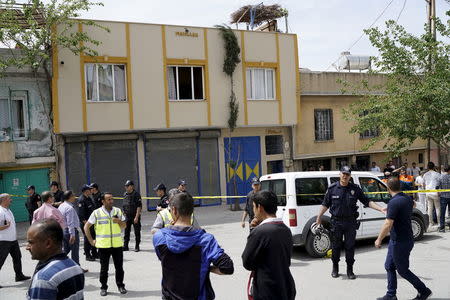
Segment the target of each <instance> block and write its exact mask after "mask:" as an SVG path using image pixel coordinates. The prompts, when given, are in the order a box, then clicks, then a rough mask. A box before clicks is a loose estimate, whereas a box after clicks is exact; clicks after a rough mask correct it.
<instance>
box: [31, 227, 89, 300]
mask: <svg viewBox="0 0 450 300" xmlns="http://www.w3.org/2000/svg"><path fill="white" fill-rule="evenodd" d="M62 242H63V230H62V228H61V226H60V225H59V224H58V223H57V222H56V221H55V220H53V219H42V220H39V221H36V222H34V223H33V224H32V225H31V227H30V228H29V229H28V232H27V246H26V249H27V250H28V251H30V253H31V259H34V260H38V261H39V263H38V264H37V266H36V270H35V271H34V275H33V279H32V280H31V284H30V288H29V289H28V292H27V299H28V300H43V299H48V300H53V299H70V300H83V299H84V274H83V270H82V269H81V268H80V266H79V265H78V264H77V263H76V262H74V261H73V260H71V259H70V258H68V257H67V254H65V253H63V252H62Z"/></svg>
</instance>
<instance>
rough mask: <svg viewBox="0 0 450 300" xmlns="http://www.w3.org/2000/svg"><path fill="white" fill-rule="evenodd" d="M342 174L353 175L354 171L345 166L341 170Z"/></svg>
mask: <svg viewBox="0 0 450 300" xmlns="http://www.w3.org/2000/svg"><path fill="white" fill-rule="evenodd" d="M341 173H345V174H349V175H350V174H352V169H350V167H349V166H343V167H342V168H341Z"/></svg>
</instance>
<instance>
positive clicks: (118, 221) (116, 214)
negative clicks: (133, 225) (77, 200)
mask: <svg viewBox="0 0 450 300" xmlns="http://www.w3.org/2000/svg"><path fill="white" fill-rule="evenodd" d="M101 199H102V203H103V206H102V207H100V208H97V209H96V210H94V212H92V214H91V215H90V216H89V219H88V221H87V222H86V224H84V232H85V233H86V237H87V239H88V241H89V243H90V244H91V245H92V247H96V248H97V249H98V254H99V256H100V284H101V287H100V296H106V295H107V294H108V269H109V259H110V257H111V256H112V259H113V262H114V268H115V270H116V271H115V273H116V284H117V287H118V289H119V292H120V293H121V294H126V293H127V290H126V289H125V284H124V283H123V278H124V275H125V272H124V270H123V239H122V234H121V233H122V229H124V228H125V227H126V225H127V224H126V222H125V220H126V219H125V216H124V214H123V213H122V210H121V209H120V208H117V207H115V206H113V205H114V200H113V195H112V194H111V193H108V192H107V193H103V194H102V197H101ZM92 225H94V227H93V226H92ZM91 227H93V228H95V235H96V238H95V240H94V238H93V236H92V235H91V230H90V229H91Z"/></svg>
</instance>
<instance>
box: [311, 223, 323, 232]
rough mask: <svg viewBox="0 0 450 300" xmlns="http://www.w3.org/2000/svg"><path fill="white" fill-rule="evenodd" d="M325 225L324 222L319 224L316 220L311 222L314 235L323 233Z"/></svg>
mask: <svg viewBox="0 0 450 300" xmlns="http://www.w3.org/2000/svg"><path fill="white" fill-rule="evenodd" d="M323 230H324V228H323V226H322V224H317V223H316V222H314V223H312V224H311V232H312V234H314V235H321V234H322V233H323Z"/></svg>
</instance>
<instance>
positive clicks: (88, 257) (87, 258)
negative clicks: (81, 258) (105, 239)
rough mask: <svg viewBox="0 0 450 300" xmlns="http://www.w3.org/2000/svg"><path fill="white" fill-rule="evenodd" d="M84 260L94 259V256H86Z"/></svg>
mask: <svg viewBox="0 0 450 300" xmlns="http://www.w3.org/2000/svg"><path fill="white" fill-rule="evenodd" d="M86 260H87V261H95V258H93V257H92V256H86Z"/></svg>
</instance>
